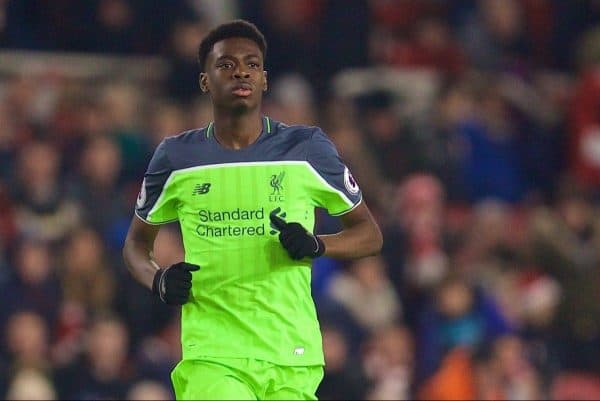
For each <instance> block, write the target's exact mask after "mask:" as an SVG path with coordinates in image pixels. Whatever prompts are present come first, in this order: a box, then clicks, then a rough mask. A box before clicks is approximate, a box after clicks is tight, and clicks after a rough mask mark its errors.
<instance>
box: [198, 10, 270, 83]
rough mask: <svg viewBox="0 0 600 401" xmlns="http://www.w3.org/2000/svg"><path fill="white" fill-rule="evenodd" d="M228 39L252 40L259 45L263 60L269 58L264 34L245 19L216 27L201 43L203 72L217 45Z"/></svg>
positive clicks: (200, 58)
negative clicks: (207, 59)
mask: <svg viewBox="0 0 600 401" xmlns="http://www.w3.org/2000/svg"><path fill="white" fill-rule="evenodd" d="M228 38H247V39H250V40H252V41H254V42H256V44H257V45H258V48H259V49H260V51H261V53H262V55H263V59H265V58H266V56H267V41H266V40H265V36H264V35H263V34H262V32H261V31H260V30H259V29H258V28H257V27H256V25H254V24H253V23H251V22H248V21H246V20H243V19H236V20H233V21H230V22H226V23H224V24H221V25H219V26H217V27H215V28H214V29H212V30H211V31H210V32H209V33H208V34H207V35H206V36H205V37H204V39H202V42H200V46H199V47H198V63H199V64H200V71H201V72H204V65H205V63H206V58H207V57H208V53H210V51H211V50H212V48H213V46H214V45H215V43H217V42H219V41H221V40H223V39H228Z"/></svg>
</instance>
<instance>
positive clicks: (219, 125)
mask: <svg viewBox="0 0 600 401" xmlns="http://www.w3.org/2000/svg"><path fill="white" fill-rule="evenodd" d="M213 113H214V119H215V123H214V135H215V138H216V139H217V140H218V141H219V143H220V144H221V145H223V146H225V147H227V148H231V149H241V148H245V147H246V146H249V145H251V144H252V143H253V142H254V141H256V139H257V138H258V137H259V135H260V133H261V131H262V116H261V114H260V109H259V108H256V110H249V111H248V112H246V113H239V114H236V113H231V111H227V112H223V111H220V110H217V109H215V110H213Z"/></svg>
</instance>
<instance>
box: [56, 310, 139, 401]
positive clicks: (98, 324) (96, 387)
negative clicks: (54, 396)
mask: <svg viewBox="0 0 600 401" xmlns="http://www.w3.org/2000/svg"><path fill="white" fill-rule="evenodd" d="M127 353H128V332H127V328H126V327H125V326H124V325H123V323H122V322H121V321H120V320H118V319H115V318H112V317H106V316H105V317H99V318H98V319H96V320H95V321H94V322H93V323H92V324H91V326H90V328H89V332H88V337H87V340H86V344H85V355H84V356H83V358H82V359H81V360H80V361H78V362H76V363H74V364H72V365H69V366H67V367H65V368H62V369H60V370H59V371H58V372H57V376H56V377H57V381H56V383H57V388H58V390H59V391H58V393H59V396H60V398H61V399H67V398H76V399H80V400H92V399H99V398H102V399H110V398H113V399H122V398H124V397H125V396H126V394H127V388H128V387H129V385H130V377H131V374H132V372H128V371H127V363H126V362H127Z"/></svg>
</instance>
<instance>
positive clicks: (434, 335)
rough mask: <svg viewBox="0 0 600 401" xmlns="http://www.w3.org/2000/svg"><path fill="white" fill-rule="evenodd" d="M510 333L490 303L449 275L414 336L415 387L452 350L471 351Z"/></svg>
mask: <svg viewBox="0 0 600 401" xmlns="http://www.w3.org/2000/svg"><path fill="white" fill-rule="evenodd" d="M510 331H511V328H510V327H509V326H508V323H507V321H506V319H505V318H504V317H503V316H502V314H501V312H500V311H499V310H498V307H497V306H496V305H495V303H494V302H493V301H492V300H491V299H488V298H487V297H486V295H485V294H484V293H482V292H481V291H478V290H476V289H475V288H474V287H473V286H471V285H469V284H468V283H467V282H466V281H465V280H464V279H461V278H459V277H458V276H455V275H449V276H448V277H447V278H446V279H445V280H444V281H443V282H442V283H441V284H440V285H439V287H438V288H437V290H436V292H435V297H434V299H433V300H432V302H431V303H429V304H428V305H427V306H426V307H425V308H424V309H423V310H422V312H421V316H420V321H419V326H418V330H417V332H416V338H417V339H418V341H419V342H418V344H417V349H418V355H417V369H418V370H417V375H418V376H417V383H419V382H420V381H421V380H424V379H427V378H429V377H430V376H431V375H432V374H433V373H434V372H436V371H437V370H438V368H439V367H440V364H441V362H442V360H443V359H444V357H445V356H446V355H447V354H448V353H449V352H450V351H451V350H453V349H455V348H457V347H465V348H466V349H471V350H473V349H475V348H477V347H478V346H479V345H481V344H484V343H486V342H488V341H493V340H494V339H496V338H498V337H499V336H501V335H504V334H507V333H509V332H510Z"/></svg>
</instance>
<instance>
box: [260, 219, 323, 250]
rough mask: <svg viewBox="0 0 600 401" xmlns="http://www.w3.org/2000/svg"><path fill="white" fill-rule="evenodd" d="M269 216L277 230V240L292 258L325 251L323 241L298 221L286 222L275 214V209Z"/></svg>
mask: <svg viewBox="0 0 600 401" xmlns="http://www.w3.org/2000/svg"><path fill="white" fill-rule="evenodd" d="M269 217H270V219H271V223H273V226H274V227H275V228H276V229H278V230H279V242H281V245H283V247H284V248H285V249H286V251H287V252H288V254H289V255H290V257H291V258H292V259H295V260H298V259H302V258H304V257H306V256H308V257H311V258H317V257H319V256H321V255H323V253H325V244H324V243H323V241H322V240H321V239H320V238H319V237H317V236H316V235H313V234H312V233H310V232H309V231H308V230H307V229H306V228H304V227H303V226H302V225H301V224H300V223H286V221H285V220H283V219H282V218H281V217H279V216H277V209H275V210H274V211H272V212H271V214H269Z"/></svg>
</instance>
